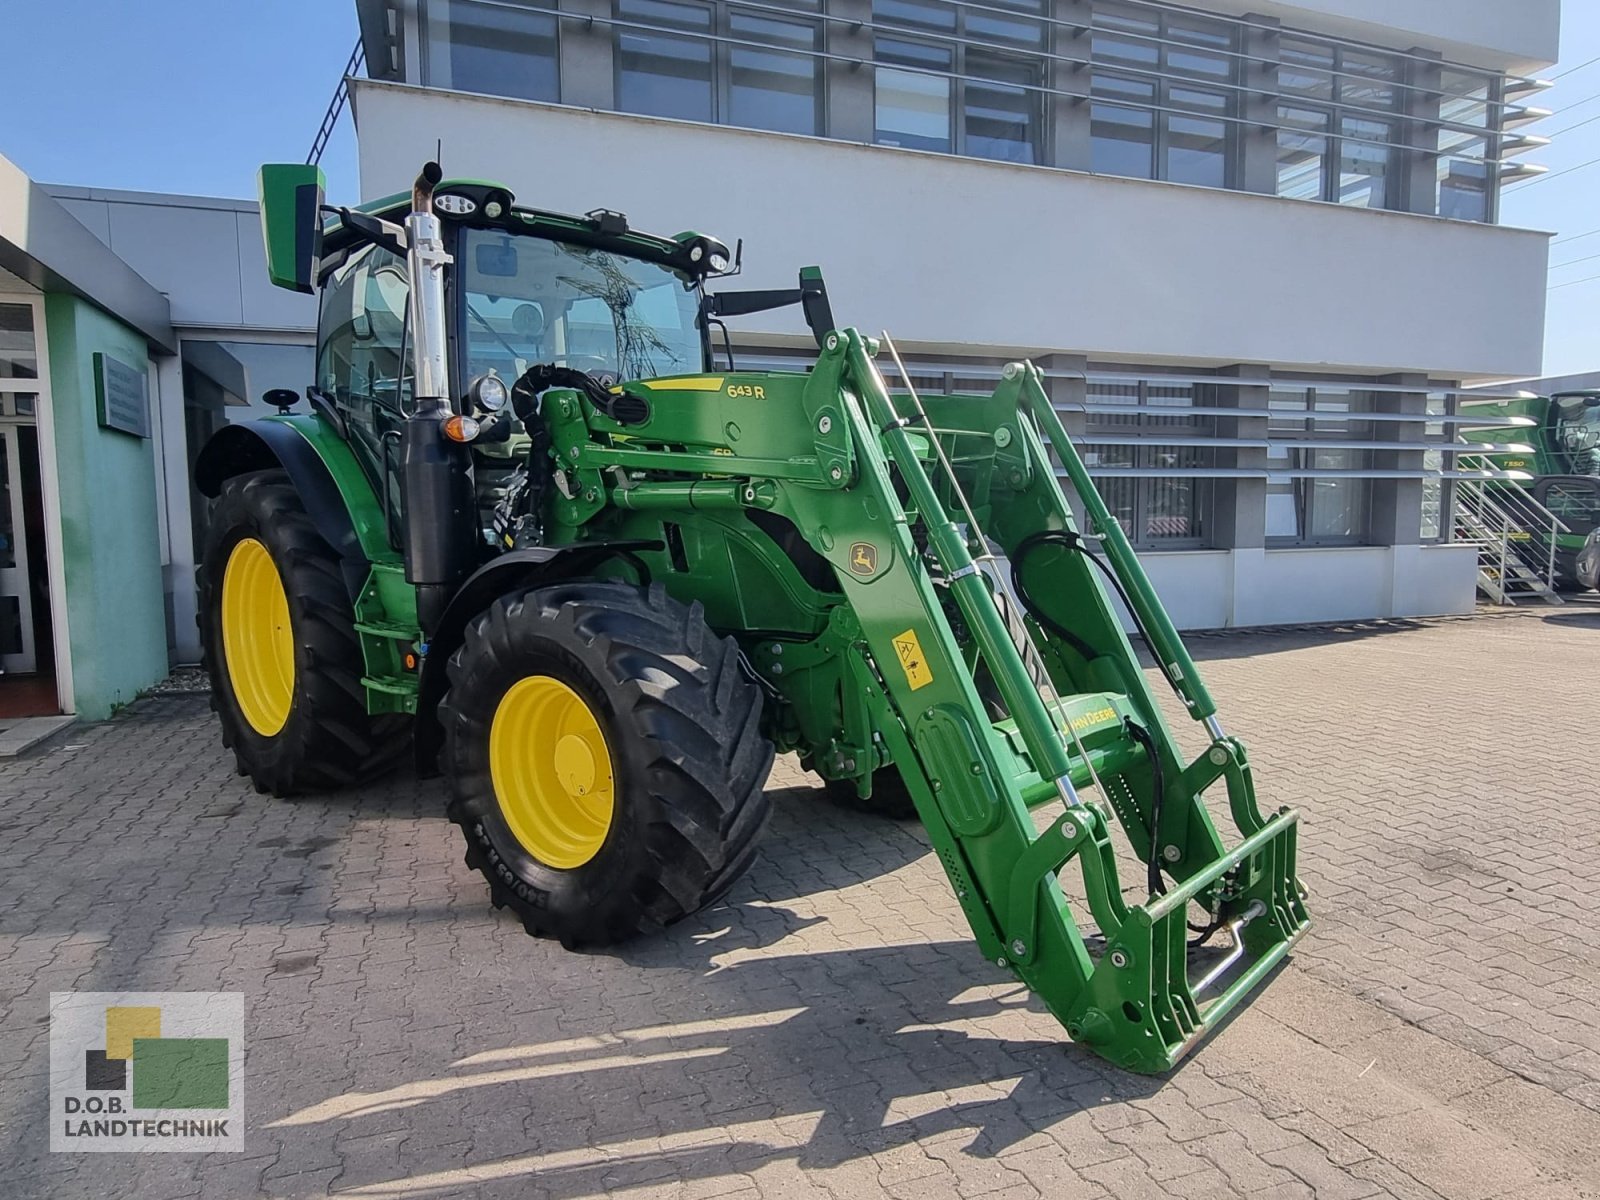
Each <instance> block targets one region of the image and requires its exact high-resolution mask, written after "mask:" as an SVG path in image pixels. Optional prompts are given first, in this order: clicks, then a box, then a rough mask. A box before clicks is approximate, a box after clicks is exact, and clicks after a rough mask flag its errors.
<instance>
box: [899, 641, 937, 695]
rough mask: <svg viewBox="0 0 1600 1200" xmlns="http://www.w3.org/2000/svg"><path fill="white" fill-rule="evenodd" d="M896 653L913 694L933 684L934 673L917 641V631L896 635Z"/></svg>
mask: <svg viewBox="0 0 1600 1200" xmlns="http://www.w3.org/2000/svg"><path fill="white" fill-rule="evenodd" d="M894 652H895V653H896V654H897V655H899V656H900V669H901V670H903V671H904V672H905V673H906V682H907V683H909V684H910V685H911V690H912V691H913V692H914V691H916V690H917V689H918V688H925V687H927V686H928V685H929V684H930V683H932V682H933V671H932V670H930V669H929V667H928V659H927V657H926V656H925V655H924V654H923V653H922V643H921V642H919V641H918V640H917V631H916V630H915V629H908V630H906V631H905V632H904V633H897V634H895V638H894Z"/></svg>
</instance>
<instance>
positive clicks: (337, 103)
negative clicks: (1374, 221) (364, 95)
mask: <svg viewBox="0 0 1600 1200" xmlns="http://www.w3.org/2000/svg"><path fill="white" fill-rule="evenodd" d="M366 62H367V49H366V46H365V44H364V43H363V42H362V41H361V39H360V38H357V39H356V48H355V49H354V50H352V51H350V61H349V62H347V63H345V66H344V74H342V75H340V76H339V86H338V87H336V88H334V89H333V99H332V100H330V101H328V111H327V112H325V113H323V115H322V124H321V125H320V126H318V127H317V136H316V137H314V138H312V139H311V153H309V154H307V155H306V162H307V164H309V165H310V166H313V167H314V166H316V165H317V164H318V163H320V162H321V161H322V153H323V151H325V150H326V149H327V148H328V141H329V140H330V139H331V138H332V137H333V131H334V130H335V129H336V128H337V127H338V125H339V117H340V116H341V115H342V114H343V113H344V106H345V105H346V104H347V103H348V102H349V100H350V80H351V79H352V78H353V77H354V76H355V74H356V73H357V72H358V71H360V70H361V68H362V67H364V66H365V65H366Z"/></svg>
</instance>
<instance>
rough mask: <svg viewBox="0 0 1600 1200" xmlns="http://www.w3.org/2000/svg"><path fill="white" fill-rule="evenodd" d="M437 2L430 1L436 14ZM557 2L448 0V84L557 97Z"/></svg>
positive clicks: (461, 88)
mask: <svg viewBox="0 0 1600 1200" xmlns="http://www.w3.org/2000/svg"><path fill="white" fill-rule="evenodd" d="M441 7H443V6H440V5H429V6H428V9H427V11H428V13H429V14H430V16H435V17H436V15H437V14H438V12H439V10H440V9H441ZM558 7H559V5H558V4H557V3H556V2H555V0H550V2H549V3H538V2H537V0H533V2H530V3H525V4H503V3H498V2H497V0H450V4H449V6H448V14H449V33H448V46H449V59H450V86H451V87H453V88H455V89H457V90H458V91H463V92H481V93H483V94H485V95H490V96H510V97H512V98H513V99H517V100H549V101H555V100H559V99H561V82H560V62H559V59H558V58H557V55H556V16H555V13H554V10H555V9H556V8H558Z"/></svg>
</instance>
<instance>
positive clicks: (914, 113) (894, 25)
mask: <svg viewBox="0 0 1600 1200" xmlns="http://www.w3.org/2000/svg"><path fill="white" fill-rule="evenodd" d="M1042 14H1043V0H997V3H996V4H994V5H989V6H986V7H984V8H982V9H968V8H966V7H964V6H958V5H951V4H948V3H944V2H943V0H874V3H873V6H872V18H873V24H874V27H875V28H876V29H877V35H876V37H875V38H874V41H873V46H874V58H875V60H876V62H877V64H878V66H877V71H876V89H877V102H876V109H877V120H876V134H875V140H876V141H877V143H878V144H879V145H880V146H901V147H904V148H906V149H912V150H935V151H939V152H942V153H947V154H948V153H954V154H965V155H970V156H971V157H974V158H989V159H995V160H997V161H1000V162H1016V163H1036V162H1040V161H1041V158H1040V145H1041V142H1042V134H1041V130H1042V127H1043V123H1044V122H1043V105H1042V104H1041V102H1040V95H1041V92H1040V89H1041V87H1042V86H1043V80H1044V71H1043V63H1042V60H1041V59H1040V57H1039V55H1040V54H1041V53H1042V52H1043V51H1044V49H1045V46H1046V44H1047V38H1046V34H1045V24H1044V22H1043V21H1042V20H1040V19H1038V18H1039V17H1040V16H1041V15H1042Z"/></svg>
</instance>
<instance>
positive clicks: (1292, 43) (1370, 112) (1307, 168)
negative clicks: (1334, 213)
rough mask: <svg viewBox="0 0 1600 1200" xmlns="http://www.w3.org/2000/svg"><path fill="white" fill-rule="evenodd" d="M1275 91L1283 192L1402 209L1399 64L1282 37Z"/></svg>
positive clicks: (1280, 189)
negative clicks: (1278, 99) (1391, 115)
mask: <svg viewBox="0 0 1600 1200" xmlns="http://www.w3.org/2000/svg"><path fill="white" fill-rule="evenodd" d="M1280 54H1281V63H1280V65H1279V68H1278V90H1279V92H1280V94H1281V95H1282V97H1283V99H1282V101H1281V102H1280V104H1279V105H1278V126H1279V129H1278V195H1280V196H1289V197H1292V198H1294V199H1299V200H1325V201H1328V202H1329V203H1333V204H1345V205H1349V206H1351V207H1354V208H1399V207H1401V206H1402V196H1401V194H1400V187H1399V179H1400V172H1399V166H1398V163H1399V157H1400V151H1399V149H1398V142H1399V139H1400V132H1399V131H1400V128H1401V126H1400V123H1399V121H1398V119H1390V118H1389V117H1388V115H1387V114H1389V113H1397V114H1398V109H1399V105H1400V74H1401V72H1400V60H1399V59H1395V58H1391V57H1389V56H1386V55H1382V54H1376V53H1370V52H1368V51H1364V50H1356V49H1353V48H1351V47H1348V46H1335V45H1324V44H1322V43H1319V42H1312V41H1304V40H1301V39H1297V38H1285V39H1283V42H1282V44H1281V48H1280Z"/></svg>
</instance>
